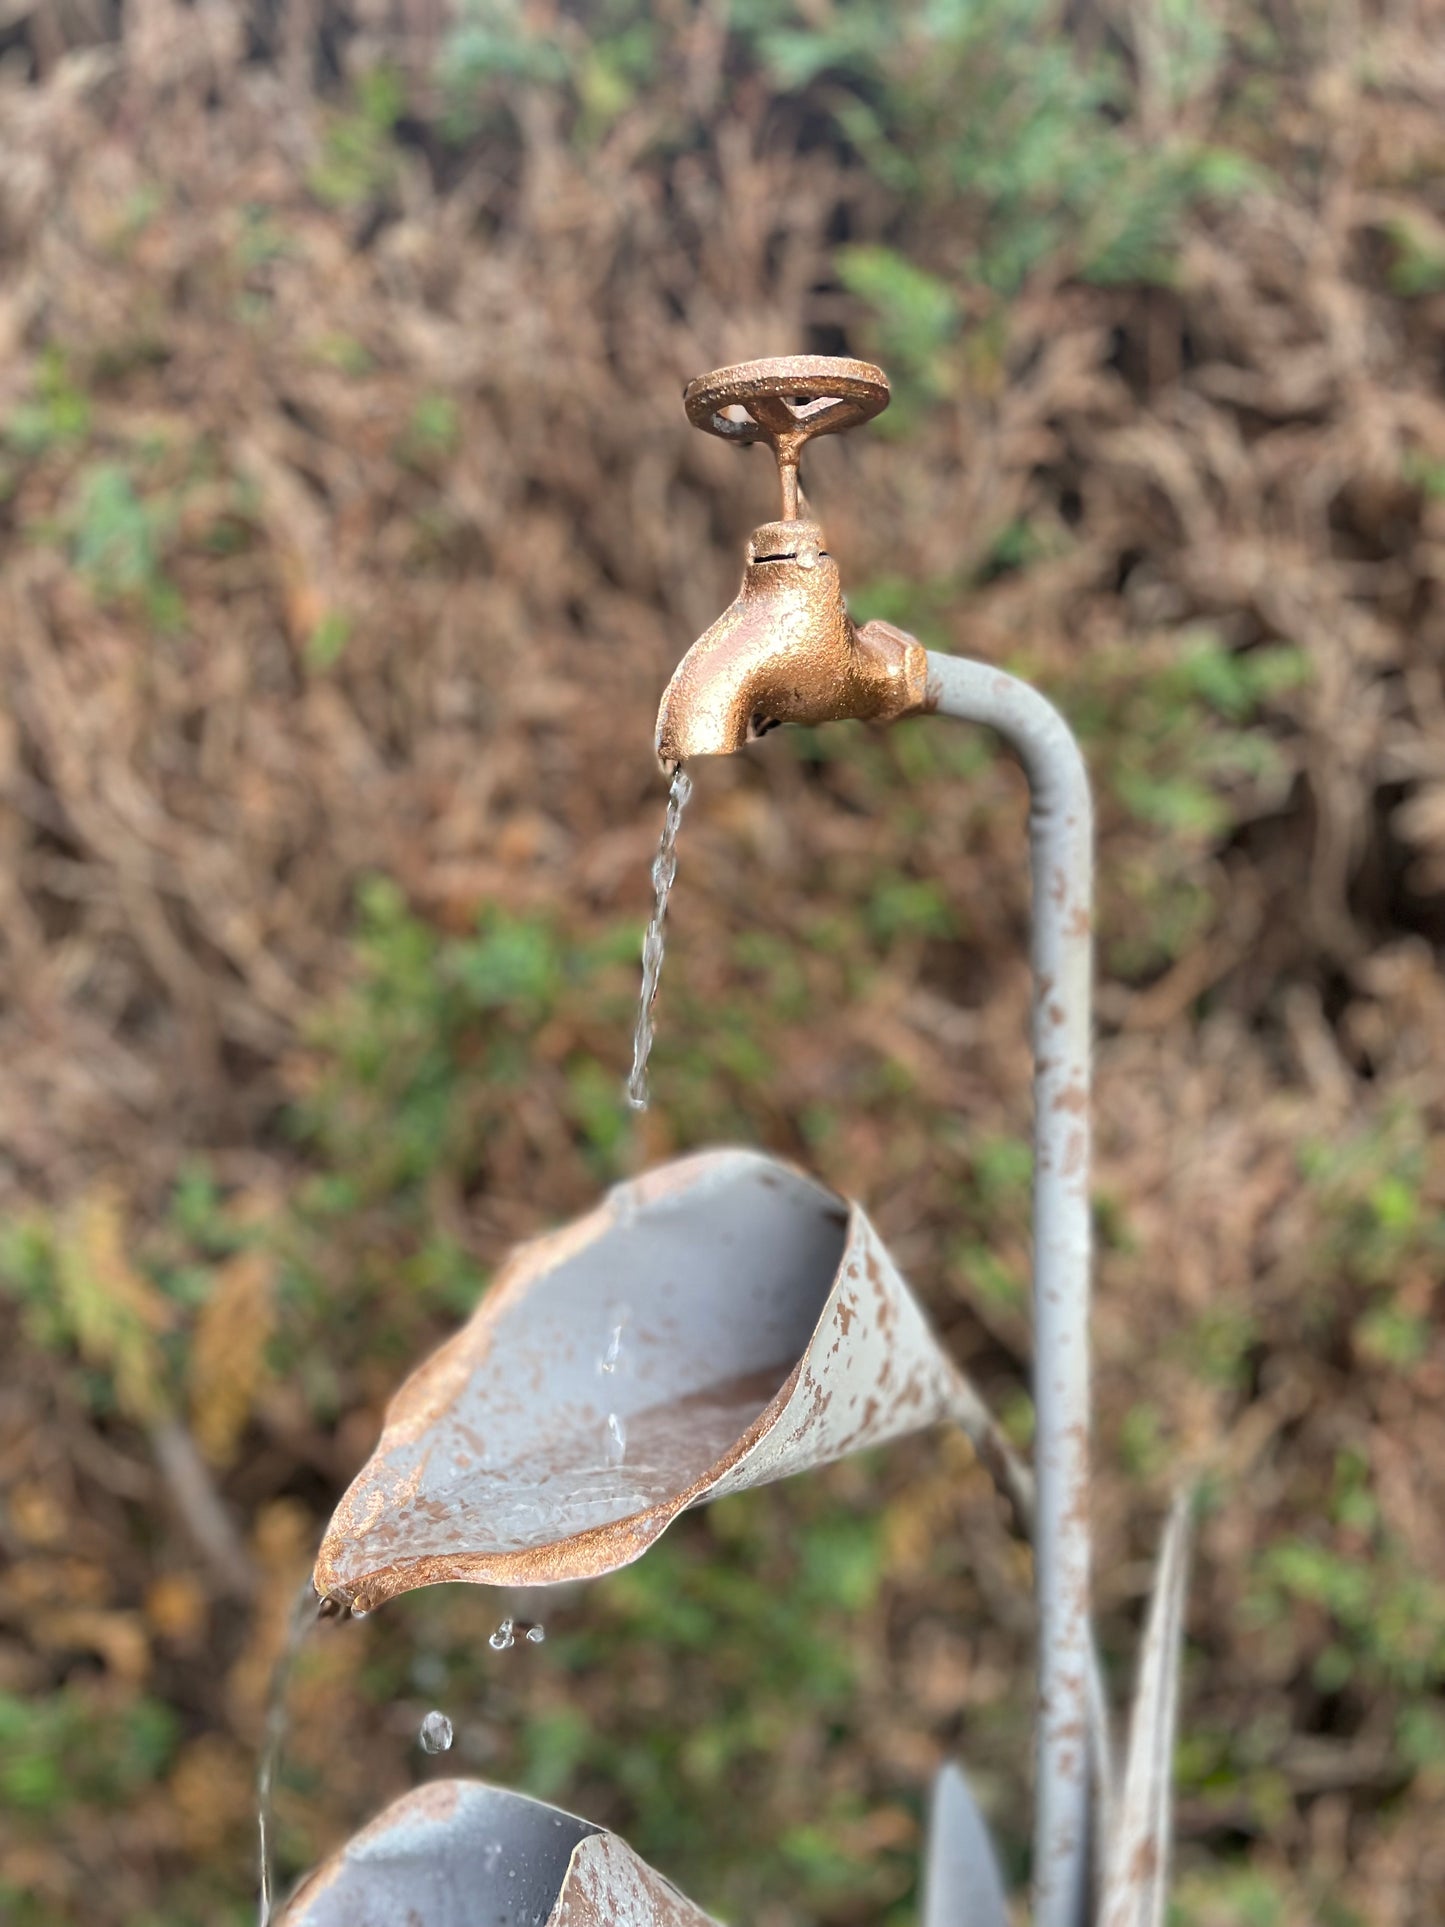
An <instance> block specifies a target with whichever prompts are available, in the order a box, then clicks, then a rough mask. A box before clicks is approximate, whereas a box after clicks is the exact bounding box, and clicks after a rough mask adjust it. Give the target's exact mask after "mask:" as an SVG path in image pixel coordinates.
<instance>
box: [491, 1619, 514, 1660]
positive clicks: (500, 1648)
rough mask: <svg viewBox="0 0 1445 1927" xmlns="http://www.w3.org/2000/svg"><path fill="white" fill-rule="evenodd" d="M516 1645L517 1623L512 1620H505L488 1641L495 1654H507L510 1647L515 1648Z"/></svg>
mask: <svg viewBox="0 0 1445 1927" xmlns="http://www.w3.org/2000/svg"><path fill="white" fill-rule="evenodd" d="M516 1643H517V1634H516V1622H515V1621H514V1620H511V1619H504V1620H503V1621H502V1623H501V1625H500V1626H498V1628H497V1630H496V1631H495V1632H494V1633H493V1634H492V1636H491V1638H490V1639H489V1640H488V1641H487V1644H488V1645H489V1646H490V1647H491V1649H492V1651H493V1652H494V1653H505V1652H506V1650H507V1648H508V1647H509V1646H515V1645H516Z"/></svg>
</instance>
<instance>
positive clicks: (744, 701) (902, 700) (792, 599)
mask: <svg viewBox="0 0 1445 1927" xmlns="http://www.w3.org/2000/svg"><path fill="white" fill-rule="evenodd" d="M684 402H685V405H686V408H687V412H688V417H689V419H690V420H691V421H692V422H693V423H695V424H696V426H697V427H699V428H705V429H707V430H709V431H710V432H711V433H712V434H715V435H722V436H724V437H726V438H727V439H728V440H730V441H736V442H745V443H746V442H755V441H766V442H768V443H769V444H770V446H771V447H772V450H773V453H774V454H775V456H776V457H777V461H778V477H779V481H780V484H781V487H782V498H783V506H782V517H781V519H780V520H779V521H776V522H767V523H764V524H763V526H762V527H761V528H758V529H755V530H754V531H753V536H752V540H751V541H750V542H749V544H748V555H747V567H746V568H745V570H744V572H743V580H742V587H741V588H740V589H739V591H738V594H737V597H736V599H735V600H734V601H733V603H732V605H731V606H730V607H729V608H728V609H727V610H725V611H724V613H723V614H722V615H721V616H720V617H719V618H718V620H717V621H716V622H715V623H714V624H713V625H712V627H711V628H710V629H709V630H707V632H706V633H705V634H704V635H702V636H700V637H699V638H698V640H697V641H696V642H695V643H694V644H693V646H692V648H691V649H689V650H688V652H687V654H686V655H685V656H684V657H683V659H682V661H681V663H679V665H678V667H677V671H676V673H675V674H674V676H673V678H672V680H671V682H670V683H669V684H668V686H667V689H666V692H665V693H664V695H663V698H662V704H661V707H660V708H659V710H658V715H657V732H656V747H657V754H658V756H659V758H660V759H661V761H662V762H663V764H664V765H665V766H666V767H668V768H673V767H675V766H676V765H677V764H678V763H680V762H682V761H684V760H685V759H686V758H688V757H690V756H722V755H727V754H729V753H730V752H731V751H733V750H736V749H741V747H742V746H743V744H744V743H747V742H750V741H752V740H753V738H755V737H757V736H760V735H762V734H763V733H764V732H765V731H767V730H769V729H772V728H773V727H774V726H775V725H777V724H778V723H824V722H835V721H839V720H841V719H843V718H845V717H852V718H857V719H860V720H861V719H867V718H872V719H876V720H879V721H885V722H887V721H893V720H894V719H895V718H897V717H899V716H906V715H909V714H911V713H912V712H914V711H916V710H918V709H919V708H921V706H922V704H923V701H924V695H925V688H926V680H927V666H926V661H925V654H924V650H923V647H922V645H921V644H920V643H918V642H916V641H915V640H914V638H913V637H912V636H907V635H905V634H904V633H903V631H902V630H901V629H895V628H894V627H893V626H892V625H891V624H890V623H886V622H870V623H867V624H865V625H864V627H863V628H861V629H859V628H857V627H856V626H855V625H854V622H853V619H852V617H851V616H850V615H849V614H848V611H847V608H846V607H845V605H844V601H843V585H842V577H841V576H840V574H839V572H838V565H837V563H836V562H835V561H834V560H833V557H832V556H831V555H830V554H829V553H828V550H827V546H826V543H825V540H824V536H823V531H822V529H821V528H820V527H819V525H818V523H817V522H814V521H810V520H807V519H801V520H800V519H799V509H800V495H799V483H798V459H799V456H800V454H801V452H802V449H803V446H804V444H805V443H806V442H807V441H809V440H810V439H811V438H812V437H813V436H815V435H831V434H837V433H838V432H839V431H840V430H843V429H847V428H852V427H854V426H856V425H857V424H858V423H859V422H863V421H867V420H869V419H870V418H871V417H872V416H873V415H876V414H877V413H878V412H879V411H880V410H881V409H882V408H884V407H886V406H887V402H888V382H887V378H886V377H885V375H884V374H883V371H882V369H880V368H875V367H873V366H872V365H871V364H870V363H868V362H864V361H845V360H838V359H834V358H832V357H829V356H822V355H795V356H790V357H786V358H784V359H781V360H777V361H750V362H743V363H740V364H739V365H738V366H736V367H733V368H719V369H717V370H716V371H715V372H714V373H712V374H710V375H702V376H699V378H698V379H697V380H696V381H694V382H692V383H691V384H690V385H689V387H688V389H687V392H686V394H685V396H684ZM730 406H732V407H738V406H740V407H743V408H745V409H747V411H748V415H749V419H748V420H746V421H734V420H730V419H729V418H728V416H727V414H726V413H725V412H724V411H725V410H726V409H727V408H728V407H730Z"/></svg>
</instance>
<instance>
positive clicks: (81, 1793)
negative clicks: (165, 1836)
mask: <svg viewBox="0 0 1445 1927" xmlns="http://www.w3.org/2000/svg"><path fill="white" fill-rule="evenodd" d="M177 1738H178V1721H177V1719H176V1716H175V1714H174V1713H173V1712H172V1710H171V1709H170V1707H168V1706H166V1705H164V1704H163V1703H162V1702H161V1701H159V1700H155V1699H150V1698H146V1697H141V1698H137V1699H133V1700H131V1701H130V1702H129V1703H128V1704H126V1705H123V1706H114V1705H111V1704H108V1703H107V1701H106V1699H105V1697H104V1695H103V1694H101V1693H100V1692H98V1691H95V1690H92V1689H91V1688H89V1687H88V1686H86V1685H83V1684H74V1685H67V1686H63V1687H61V1688H60V1689H59V1690H58V1691H56V1692H54V1693H51V1694H50V1695H49V1696H48V1697H47V1698H45V1699H18V1698H16V1697H15V1696H14V1695H13V1694H10V1693H0V1800H3V1801H4V1803H5V1805H6V1806H7V1807H9V1808H11V1809H12V1810H14V1811H15V1812H17V1813H20V1814H27V1813H28V1814H35V1815H40V1814H44V1813H47V1812H49V1811H51V1810H52V1809H54V1808H57V1807H61V1806H66V1805H69V1804H70V1803H72V1802H75V1801H90V1802H93V1803H95V1804H96V1805H98V1806H119V1805H121V1804H123V1803H124V1802H126V1801H128V1800H131V1799H134V1798H135V1797H136V1796H137V1795H138V1794H139V1793H141V1792H142V1791H143V1790H144V1789H145V1788H146V1787H148V1786H150V1785H152V1784H153V1783H154V1781H155V1779H156V1777H157V1775H158V1774H160V1773H163V1772H164V1770H165V1768H166V1765H167V1763H168V1761H169V1759H170V1757H171V1754H172V1752H173V1751H174V1748H175V1745H176V1741H177Z"/></svg>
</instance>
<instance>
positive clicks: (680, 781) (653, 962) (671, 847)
mask: <svg viewBox="0 0 1445 1927" xmlns="http://www.w3.org/2000/svg"><path fill="white" fill-rule="evenodd" d="M691 795H692V778H691V777H690V776H689V775H688V774H687V773H686V771H685V770H684V769H683V768H682V766H681V764H679V765H678V767H677V769H675V770H674V771H673V776H672V788H671V789H670V790H669V791H668V796H667V812H666V814H665V816H664V817H663V819H662V835H661V837H660V839H659V841H658V845H657V855H656V857H655V858H654V859H653V864H652V887H653V890H654V892H655V900H654V903H653V910H652V921H651V923H649V924H648V926H647V935H646V936H645V937H644V938H643V940H642V995H641V999H640V1001H639V1003H638V1006H637V1028H636V1029H635V1030H634V1032H633V1034H632V1074H631V1076H630V1077H629V1078H628V1080H627V1101H628V1103H629V1104H630V1105H631V1106H632V1108H633V1110H634V1111H645V1110H646V1109H647V1102H648V1091H647V1060H648V1058H649V1057H650V1056H651V1055H652V1037H653V1028H652V1007H653V1005H654V1004H655V1003H656V1001H657V986H658V981H659V979H660V978H661V976H662V959H663V956H664V955H665V953H666V950H667V943H666V939H665V938H664V936H663V934H662V926H663V923H664V921H665V920H666V917H667V899H668V897H669V896H670V895H671V893H672V886H673V883H674V882H675V881H676V878H677V832H678V829H679V828H680V826H681V824H682V813H683V811H684V810H685V809H686V808H687V799H688V798H689V797H690V796H691Z"/></svg>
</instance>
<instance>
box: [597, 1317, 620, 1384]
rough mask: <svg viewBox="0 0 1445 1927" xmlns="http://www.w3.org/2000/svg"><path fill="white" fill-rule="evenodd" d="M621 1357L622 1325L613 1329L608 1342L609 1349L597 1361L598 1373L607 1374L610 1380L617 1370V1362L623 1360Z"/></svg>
mask: <svg viewBox="0 0 1445 1927" xmlns="http://www.w3.org/2000/svg"><path fill="white" fill-rule="evenodd" d="M621 1356H622V1327H621V1325H614V1326H613V1327H612V1333H611V1336H610V1337H609V1338H608V1340H607V1349H606V1351H605V1352H603V1354H602V1356H601V1358H599V1359H598V1361H597V1369H598V1371H599V1372H606V1373H607V1375H608V1377H609V1378H610V1377H611V1375H612V1373H613V1372H615V1371H616V1370H617V1361H618V1360H619V1359H620V1358H621Z"/></svg>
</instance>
